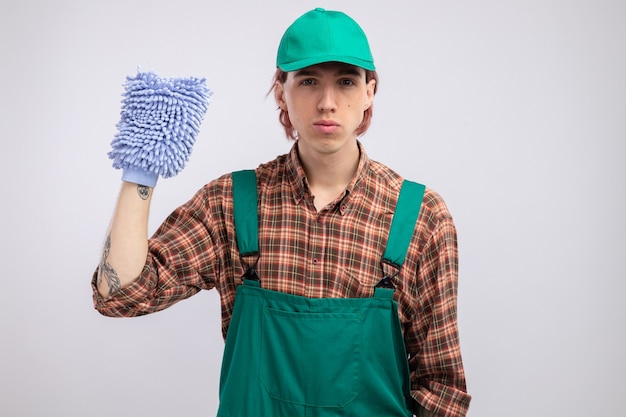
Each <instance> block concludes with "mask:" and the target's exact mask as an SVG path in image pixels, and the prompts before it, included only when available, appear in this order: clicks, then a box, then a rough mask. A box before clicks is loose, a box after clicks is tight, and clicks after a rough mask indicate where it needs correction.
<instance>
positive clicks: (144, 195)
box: [137, 185, 150, 200]
mask: <svg viewBox="0 0 626 417" xmlns="http://www.w3.org/2000/svg"><path fill="white" fill-rule="evenodd" d="M137 194H139V198H141V199H142V200H147V199H148V197H150V187H146V186H145V185H138V186H137Z"/></svg>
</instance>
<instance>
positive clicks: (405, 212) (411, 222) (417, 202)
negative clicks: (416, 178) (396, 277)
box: [383, 180, 426, 268]
mask: <svg viewBox="0 0 626 417" xmlns="http://www.w3.org/2000/svg"><path fill="white" fill-rule="evenodd" d="M425 190H426V187H425V186H424V185H422V184H418V183H416V182H412V181H408V180H404V182H403V183H402V188H401V189H400V195H399V196H398V203H397V204H396V210H395V212H394V214H393V219H392V220H391V228H390V229H389V237H388V238H387V247H386V248H385V253H384V254H383V262H386V263H388V264H391V265H393V266H395V267H397V268H400V267H401V266H402V264H403V263H404V258H405V257H406V253H407V251H408V249H409V245H410V244H411V238H412V237H413V232H414V231H415V223H416V222H417V218H418V216H419V213H420V208H421V206H422V199H423V198H424V191H425Z"/></svg>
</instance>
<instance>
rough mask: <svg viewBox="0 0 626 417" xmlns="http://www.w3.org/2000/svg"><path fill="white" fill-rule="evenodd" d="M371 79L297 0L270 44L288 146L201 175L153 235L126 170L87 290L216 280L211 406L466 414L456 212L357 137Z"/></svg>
mask: <svg viewBox="0 0 626 417" xmlns="http://www.w3.org/2000/svg"><path fill="white" fill-rule="evenodd" d="M376 82H377V75H376V72H375V67H374V61H373V58H372V55H371V53H370V49H369V45H368V42H367V39H366V36H365V34H364V33H363V31H362V30H361V28H360V27H359V26H358V24H357V23H356V22H355V21H354V20H352V19H351V18H350V17H348V16H347V15H345V14H343V13H340V12H331V11H326V10H323V9H315V10H313V11H310V12H308V13H306V14H304V15H303V16H301V17H300V18H298V19H297V20H296V21H295V22H294V23H293V24H292V25H291V26H290V27H289V28H288V29H287V31H286V32H285V34H284V36H283V38H282V40H281V43H280V46H279V49H278V57H277V72H276V75H275V84H274V85H273V93H274V96H275V99H276V103H277V104H278V106H279V108H280V121H281V123H282V124H283V126H284V127H285V131H286V133H287V135H288V136H289V137H291V138H293V139H294V145H293V148H292V150H291V152H290V153H289V154H287V155H282V156H279V157H277V158H276V159H275V160H273V161H270V162H268V163H265V164H262V165H260V166H259V167H258V168H257V169H256V170H255V171H246V172H238V173H233V174H227V175H224V176H222V177H220V178H218V179H217V180H214V181H212V182H210V183H208V184H207V185H206V186H204V187H203V188H202V189H201V190H199V191H198V192H197V193H196V195H195V196H194V197H193V198H192V199H191V200H190V201H188V202H187V203H185V204H184V205H182V206H180V207H179V208H178V209H176V210H175V211H174V212H173V213H172V214H171V215H170V216H169V217H168V218H167V219H166V220H165V221H164V222H163V224H162V225H161V226H160V227H159V229H158V230H157V231H156V233H155V234H154V236H153V237H152V238H150V239H148V238H147V230H148V208H149V205H150V199H151V196H152V191H153V189H152V188H149V187H146V186H145V185H142V184H135V183H131V182H123V184H122V189H121V192H120V197H119V201H118V205H117V207H116V210H115V214H114V217H113V222H112V225H111V228H110V231H109V234H108V238H107V241H106V247H105V251H104V255H103V259H102V262H101V264H100V266H99V268H98V271H97V272H96V274H94V279H93V287H94V300H95V306H96V308H97V309H98V311H100V312H101V313H102V314H105V315H109V316H124V317H129V316H137V315H142V314H148V313H152V312H155V311H158V310H162V309H164V308H166V307H169V306H170V305H172V304H174V303H176V302H178V301H180V300H183V299H185V298H187V297H190V296H191V295H193V294H195V293H197V292H198V291H200V290H203V289H212V288H216V289H217V290H218V291H219V293H220V296H221V304H222V329H223V334H224V337H225V338H226V346H225V352H224V363H223V365H222V375H221V382H220V408H219V412H218V415H219V416H237V417H240V416H246V417H249V416H257V417H262V416H274V417H275V416H290V417H291V416H300V415H301V416H304V415H306V416H316V417H317V416H319V417H323V416H331V415H332V416H336V415H342V416H411V415H413V413H415V414H417V415H418V416H449V417H452V416H455V417H460V416H464V415H465V414H466V412H467V409H468V406H469V402H470V396H469V395H468V394H467V393H466V387H465V376H464V371H463V365H462V361H461V353H460V348H459V341H458V332H457V318H456V305H457V247H456V231H455V227H454V224H453V221H452V217H451V215H450V214H449V212H448V210H447V207H446V205H445V203H444V201H443V200H442V199H441V197H440V196H439V195H438V194H437V193H435V192H434V191H433V190H431V189H425V190H424V188H423V187H421V186H419V185H418V184H415V183H407V182H404V181H403V179H402V178H401V177H400V176H399V175H398V174H397V173H395V172H394V171H392V170H391V169H390V168H388V167H386V166H384V165H382V164H380V163H377V162H375V161H373V160H370V159H369V158H368V157H367V155H366V153H365V150H364V148H363V146H362V145H361V143H360V142H359V141H358V139H357V137H358V135H360V134H362V133H364V132H365V131H366V130H367V128H368V126H369V121H370V118H371V114H372V102H373V99H374V94H375V92H376ZM246 196H247V197H246ZM411 216H413V217H411ZM418 216H419V217H418Z"/></svg>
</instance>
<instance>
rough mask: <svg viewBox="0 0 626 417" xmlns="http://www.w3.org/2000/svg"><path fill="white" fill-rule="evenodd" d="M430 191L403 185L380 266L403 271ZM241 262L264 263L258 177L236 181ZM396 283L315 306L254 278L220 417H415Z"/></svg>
mask: <svg viewBox="0 0 626 417" xmlns="http://www.w3.org/2000/svg"><path fill="white" fill-rule="evenodd" d="M423 193H424V186H422V185H420V184H416V183H412V182H408V181H405V182H404V184H403V187H402V191H401V193H400V197H399V200H398V204H397V206H396V210H395V213H394V218H393V221H392V225H391V229H390V233H389V239H388V241H389V242H388V244H387V247H386V250H385V253H384V255H383V262H387V263H390V264H392V265H394V266H396V267H397V269H398V270H399V268H400V266H401V265H402V263H403V261H404V258H405V255H406V251H407V249H408V246H409V243H410V241H411V237H412V235H413V230H414V227H415V222H416V220H417V216H418V214H419V208H420V206H421V202H422V198H423ZM233 199H234V208H235V229H236V232H237V242H238V246H239V251H240V253H241V254H242V255H248V254H255V253H256V254H258V237H257V234H258V208H257V191H256V178H255V173H254V171H239V172H235V173H233ZM393 291H394V290H393V284H392V283H391V279H390V277H385V278H383V279H381V282H380V283H379V284H378V285H377V288H376V289H375V291H374V296H373V297H372V298H319V299H311V298H306V297H301V296H296V295H291V294H286V293H281V292H277V291H271V290H267V289H263V288H262V287H261V282H260V280H259V278H258V276H257V274H256V272H255V271H254V269H253V268H248V271H247V272H246V274H245V275H244V283H243V285H239V287H238V288H237V292H236V296H235V305H234V309H233V314H232V318H231V322H230V326H229V328H228V333H227V336H226V345H225V350H224V357H223V363H222V371H221V378H220V405H219V410H218V417H300V416H302V417H330V416H343V417H350V416H354V417H356V416H359V417H374V416H385V417H396V416H397V417H400V416H402V417H409V416H412V415H413V414H412V412H411V411H410V408H411V400H410V398H411V397H410V380H409V368H408V362H407V354H406V351H405V347H404V340H403V337H402V331H401V327H400V320H399V318H398V311H397V310H398V305H397V302H396V301H394V300H393V298H392V297H393Z"/></svg>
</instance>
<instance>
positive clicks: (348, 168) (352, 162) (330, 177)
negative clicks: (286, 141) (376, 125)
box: [298, 140, 360, 188]
mask: <svg viewBox="0 0 626 417" xmlns="http://www.w3.org/2000/svg"><path fill="white" fill-rule="evenodd" d="M298 155H299V157H300V161H301V162H302V167H303V168H304V172H305V173H306V176H307V180H308V183H309V186H311V187H316V188H320V187H321V188H337V187H339V188H345V187H346V186H347V185H348V184H349V183H350V181H352V178H353V177H354V174H355V173H356V170H357V167H358V165H359V158H360V150H359V146H358V145H357V142H356V140H355V141H354V142H351V143H350V144H349V145H346V146H344V147H343V148H342V149H341V150H339V151H337V152H333V153H328V154H323V153H314V152H311V153H309V152H306V150H303V149H300V148H299V149H298Z"/></svg>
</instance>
